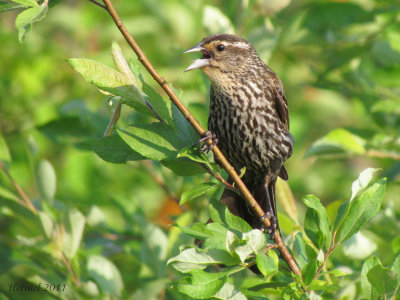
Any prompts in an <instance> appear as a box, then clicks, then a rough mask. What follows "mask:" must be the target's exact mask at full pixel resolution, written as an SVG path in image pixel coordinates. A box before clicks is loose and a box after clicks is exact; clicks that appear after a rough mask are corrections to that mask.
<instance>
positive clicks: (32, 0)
mask: <svg viewBox="0 0 400 300" xmlns="http://www.w3.org/2000/svg"><path fill="white" fill-rule="evenodd" d="M12 1H13V2H16V3H19V4H22V5H25V6H30V7H37V6H39V4H38V3H37V2H36V0H12Z"/></svg>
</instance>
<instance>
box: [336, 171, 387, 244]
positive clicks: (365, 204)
mask: <svg viewBox="0 0 400 300" xmlns="http://www.w3.org/2000/svg"><path fill="white" fill-rule="evenodd" d="M363 175H365V174H364V173H361V175H360V178H359V180H360V179H362V178H363V177H364V176H363ZM369 182H370V181H368V183H369ZM385 188H386V178H383V179H379V180H378V181H376V182H374V183H372V184H370V185H369V186H368V187H366V188H364V189H363V190H361V191H360V192H355V191H356V190H357V188H354V185H353V195H352V197H354V198H352V199H350V200H349V201H347V202H346V203H344V204H343V205H342V206H341V208H340V209H339V214H338V216H337V217H336V220H335V225H336V224H338V225H337V228H338V229H337V234H336V238H337V242H342V241H345V240H347V239H349V238H350V237H351V236H353V235H354V234H355V233H356V232H357V231H359V230H360V229H361V228H362V227H363V226H364V225H365V224H366V223H367V222H368V221H369V220H370V219H371V218H372V217H374V216H375V215H376V214H377V213H378V212H379V209H380V207H381V203H382V200H383V196H384V193H385Z"/></svg>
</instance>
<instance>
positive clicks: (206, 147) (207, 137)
mask: <svg viewBox="0 0 400 300" xmlns="http://www.w3.org/2000/svg"><path fill="white" fill-rule="evenodd" d="M209 141H211V143H210V142H209ZM201 143H204V144H203V145H201V147H200V152H202V153H203V152H206V153H208V152H210V150H212V148H214V146H215V145H216V144H217V143H218V139H217V136H216V135H215V133H212V132H211V131H209V130H208V131H206V132H204V133H203V134H202V135H201V137H200V139H199V140H198V142H197V143H196V145H200V144H201Z"/></svg>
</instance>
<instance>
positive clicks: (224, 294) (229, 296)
mask: <svg viewBox="0 0 400 300" xmlns="http://www.w3.org/2000/svg"><path fill="white" fill-rule="evenodd" d="M213 298H216V299H221V300H246V299H247V298H246V296H245V295H244V294H243V293H242V292H240V291H239V290H237V289H235V287H234V285H232V284H230V283H228V282H225V284H224V285H223V286H222V288H221V289H220V290H219V291H218V292H217V293H216V294H214V295H213Z"/></svg>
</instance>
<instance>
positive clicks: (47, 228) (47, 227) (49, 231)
mask: <svg viewBox="0 0 400 300" xmlns="http://www.w3.org/2000/svg"><path fill="white" fill-rule="evenodd" d="M38 215H39V220H40V224H41V225H42V228H43V232H44V233H45V235H46V237H47V238H48V239H51V238H53V231H54V224H53V221H52V220H51V218H50V217H49V215H48V214H46V213H45V212H43V211H39V213H38Z"/></svg>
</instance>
